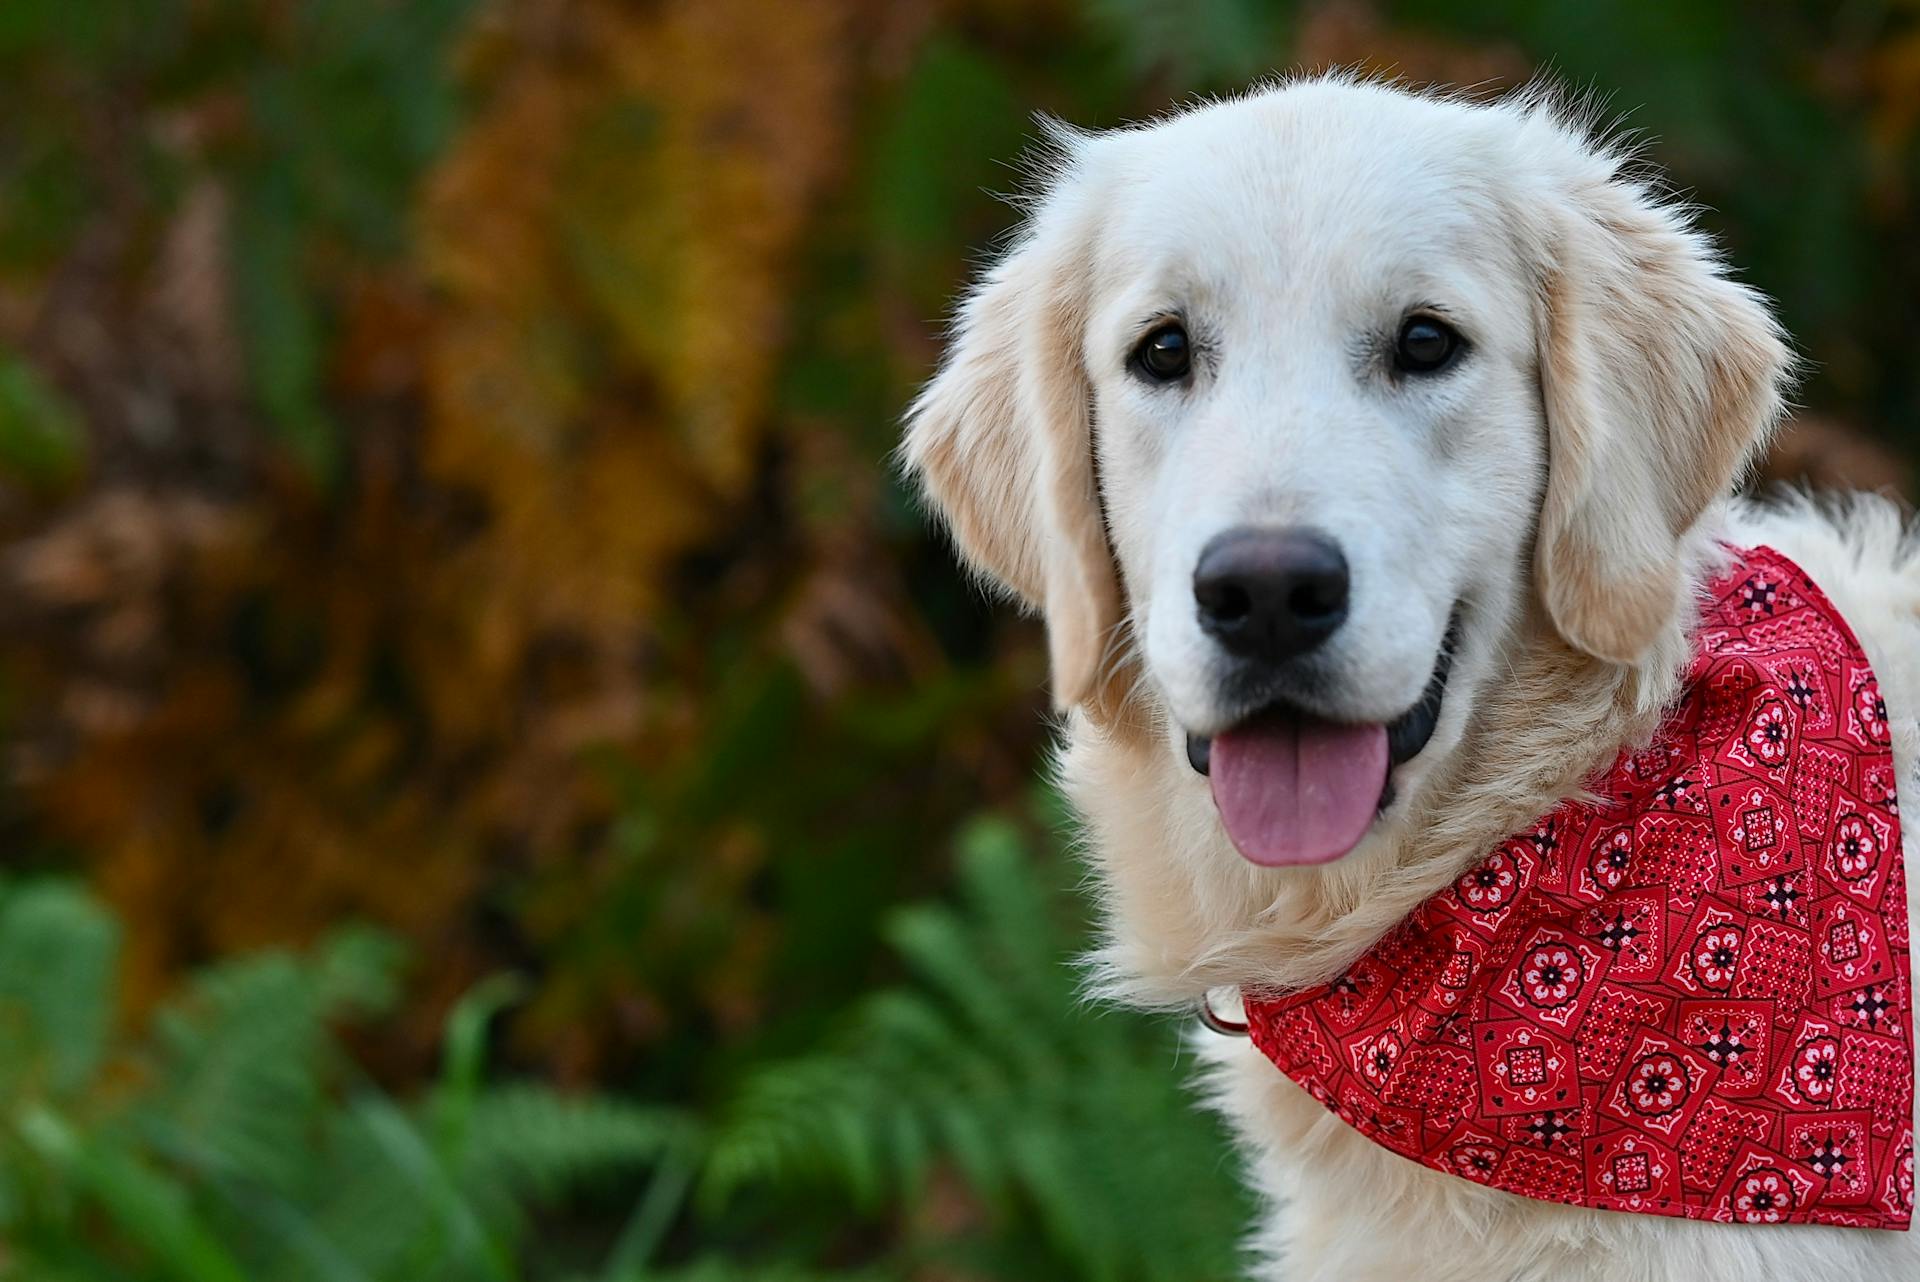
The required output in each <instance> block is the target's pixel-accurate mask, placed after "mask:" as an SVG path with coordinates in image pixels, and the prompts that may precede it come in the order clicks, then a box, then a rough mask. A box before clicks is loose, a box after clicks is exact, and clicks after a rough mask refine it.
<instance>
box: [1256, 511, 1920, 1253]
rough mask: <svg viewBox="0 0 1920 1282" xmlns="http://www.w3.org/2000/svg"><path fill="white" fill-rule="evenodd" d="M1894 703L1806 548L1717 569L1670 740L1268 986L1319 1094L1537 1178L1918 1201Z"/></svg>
mask: <svg viewBox="0 0 1920 1282" xmlns="http://www.w3.org/2000/svg"><path fill="white" fill-rule="evenodd" d="M1889 738H1890V735H1889V731H1888V725H1887V708H1886V703H1885V701H1884V700H1883V699H1882V698H1881V696H1880V689H1879V686H1878V684H1877V683H1876V682H1875V680H1874V675H1873V672H1872V670H1871V668H1870V667H1869V666H1868V663H1867V659H1866V655H1865V654H1864V653H1863V652H1862V650H1861V648H1860V645H1859V643H1858V641H1857V640H1856V639H1855V638H1854V636H1853V634H1852V632H1851V631H1850V630H1849V629H1848V628H1847V625H1846V624H1845V622H1844V621H1843V620H1842V619H1841V618H1840V616H1839V615H1838V613H1836V612H1835V610H1834V608H1833V606H1832V605H1831V604H1830V603H1829V602H1828V601H1827V599H1826V597H1825V596H1824V595H1823V594H1822V593H1821V592H1820V590H1819V588H1818V587H1816V586H1815V585H1814V584H1813V583H1812V581H1810V580H1809V579H1808V578H1807V577H1806V575H1805V574H1804V573H1802V572H1801V570H1800V569H1799V567H1798V566H1796V565H1794V564H1793V563H1792V562H1790V561H1788V560H1787V559H1786V558H1785V557H1783V556H1781V555H1780V554H1779V553H1777V552H1775V551H1773V550H1771V549H1769V548H1756V549H1754V550H1752V551H1750V552H1746V553H1744V554H1742V555H1741V557H1740V558H1739V561H1738V564H1736V565H1735V567H1734V568H1733V569H1732V570H1730V571H1729V572H1728V573H1727V574H1725V575H1724V576H1722V577H1721V578H1720V579H1719V580H1718V581H1716V582H1715V583H1714V584H1713V585H1712V588H1711V604H1710V605H1708V607H1707V608H1706V610H1705V613H1704V616H1703V619H1702V623H1701V627H1700V631H1699V634H1698V638H1697V641H1696V657H1695V659H1694V662H1693V665H1692V668H1691V670H1690V672H1689V674H1688V679H1687V683H1686V688H1685V694H1684V696H1683V698H1682V699H1681V701H1680V703H1679V704H1678V706H1677V707H1676V708H1675V710H1674V711H1673V713H1672V714H1671V715H1670V716H1669V717H1668V719H1667V720H1666V722H1665V723H1664V724H1663V725H1662V727H1661V730H1660V733H1659V734H1658V735H1657V736H1656V738H1655V741H1654V743H1653V744H1652V745H1651V746H1650V747H1648V748H1645V749H1642V750H1640V751H1637V752H1633V753H1628V754H1625V755H1623V756H1622V757H1621V758H1620V759H1619V760H1618V761H1617V762H1616V763H1615V764H1614V765H1613V767H1612V768H1611V769H1610V770H1608V771H1607V772H1606V773H1605V774H1604V775H1603V776H1602V777H1601V778H1599V779H1598V780H1596V781H1594V783H1593V784H1592V785H1591V789H1592V792H1593V793H1594V795H1596V796H1598V797H1599V798H1601V799H1602V800H1601V801H1600V802H1598V803H1597V804H1594V803H1576V802H1568V803H1567V804H1565V805H1563V806H1561V807H1560V808H1559V809H1558V810H1556V811H1554V812H1553V813H1552V814H1550V815H1547V816H1546V817H1545V818H1543V819H1541V820H1540V821H1539V822H1538V823H1537V824H1535V825H1534V826H1533V827H1532V828H1531V829H1529V830H1528V831H1526V832H1523V833H1520V834H1518V835H1517V836H1514V837H1512V838H1510V839H1508V840H1507V841H1506V842H1504V843H1503V844H1502V845H1501V846H1500V847H1499V848H1498V849H1497V850H1494V851H1493V852H1491V853H1490V854H1489V855H1488V857H1487V859H1486V861H1485V862H1484V863H1483V864H1482V865H1481V866H1480V867H1478V868H1476V869H1474V870H1472V871H1470V872H1468V873H1467V874H1466V875H1465V876H1463V877H1461V878H1460V879H1459V880H1458V881H1456V882H1455V883H1454V884H1453V885H1452V886H1450V887H1448V888H1447V889H1446V890H1445V891H1443V892H1441V893H1440V894H1439V895H1437V896H1435V897H1434V898H1433V899H1431V900H1429V901H1428V902H1427V903H1425V904H1423V905H1421V907H1420V908H1419V909H1418V910H1417V911H1415V912H1414V913H1413V914H1412V916H1410V917H1409V918H1408V919H1407V920H1406V921H1405V922H1403V923H1401V925H1400V926H1398V927H1397V928H1395V930H1393V931H1392V932H1391V933H1390V934H1388V935H1387V937H1386V938H1385V939H1383V940H1382V941H1381V942H1380V943H1379V944H1378V945H1377V946H1376V947H1375V948H1374V949H1373V950H1372V951H1371V952H1369V953H1368V954H1367V955H1365V956H1363V957H1361V958H1360V959H1359V960H1358V961H1357V962H1356V963H1355V964H1354V965H1353V966H1352V967H1350V968H1349V969H1348V971H1347V973H1346V974H1344V975H1342V976H1340V977H1339V978H1338V979H1336V980H1334V981H1333V982H1332V983H1330V984H1327V985H1325V986H1323V987H1320V988H1316V989H1312V990H1308V991H1304V992H1298V993H1292V994H1284V995H1279V994H1267V995H1260V994H1250V995H1249V997H1248V1000H1247V1003H1246V1005H1247V1016H1248V1031H1249V1033H1250V1034H1251V1036H1252V1037H1253V1040H1254V1042H1255V1044H1257V1045H1258V1046H1259V1047H1260V1049H1261V1051H1262V1052H1263V1053H1264V1054H1265V1055H1266V1056H1267V1057H1268V1058H1269V1059H1271V1060H1272V1061H1273V1062H1274V1063H1275V1064H1276V1065H1277V1066H1278V1067H1279V1068H1280V1069H1281V1071H1283V1072H1285V1073H1286V1074H1287V1075H1288V1076H1289V1077H1291V1078H1292V1079H1293V1080H1295V1081H1296V1082H1298V1083H1299V1084H1300V1085H1301V1086H1303V1087H1305V1088H1306V1089H1307V1090H1308V1091H1309V1092H1310V1093H1311V1094H1312V1095H1313V1096H1314V1098H1316V1099H1318V1100H1319V1101H1320V1102H1321V1103H1322V1104H1324V1105H1325V1106H1326V1107H1327V1108H1329V1109H1331V1110H1333V1111H1334V1112H1335V1113H1336V1114H1338V1115H1339V1116H1340V1117H1341V1118H1342V1119H1343V1120H1344V1121H1346V1122H1347V1123H1348V1124H1349V1125H1351V1126H1353V1127H1354V1128H1356V1129H1357V1130H1359V1131H1360V1132H1361V1133H1363V1134H1365V1135H1366V1136H1368V1137H1369V1138H1370V1139H1373V1140H1374V1141H1376V1142H1378V1143H1380V1144H1382V1145H1384V1146H1386V1147H1387V1148H1390V1149H1392V1150H1393V1151H1395V1152H1397V1153H1400V1154H1402V1155H1403V1156H1405V1157H1408V1158H1411V1159H1412V1160H1414V1161H1417V1162H1421V1163H1424V1164H1425V1165H1427V1166H1430V1167H1433V1168H1434V1169H1435V1170H1438V1171H1444V1172H1446V1173H1448V1174H1451V1175H1457V1176H1460V1177H1461V1178H1463V1179H1469V1180H1473V1181H1475V1182H1477V1183H1482V1184H1488V1185H1491V1186H1493V1187H1495V1188H1500V1189H1505V1190H1506V1191H1508V1192H1510V1193H1517V1194H1520V1195H1521V1196H1524V1197H1533V1198H1543V1199H1546V1200H1549V1201H1555V1202H1565V1203H1571V1204H1574V1205H1579V1206H1590V1207H1596V1208H1602V1209H1608V1210H1619V1211H1632V1212H1638V1213H1642V1214H1649V1215H1674V1216H1685V1217H1687V1218H1689V1219H1699V1220H1718V1221H1723V1222H1728V1223H1735V1222H1737V1223H1747V1224H1790V1223H1814V1224H1833V1225H1848V1226H1857V1227H1862V1228H1881V1229H1904V1228H1906V1227H1908V1224H1909V1222H1910V1220H1911V1218H1912V1213H1913V1196H1914V1194H1913V1151H1914V1136H1913V1090H1914V1055H1913V1026H1912V977H1911V974H1910V972H1909V964H1908V947H1909V941H1908V939H1907V929H1908V926H1907V899H1906V882H1905V870H1904V868H1903V867H1902V858H1901V845H1900V817H1899V813H1898V804H1897V799H1896V796H1895V789H1894V786H1893V780H1894V767H1893V759H1892V755H1891V752H1890V750H1889V748H1888V741H1889Z"/></svg>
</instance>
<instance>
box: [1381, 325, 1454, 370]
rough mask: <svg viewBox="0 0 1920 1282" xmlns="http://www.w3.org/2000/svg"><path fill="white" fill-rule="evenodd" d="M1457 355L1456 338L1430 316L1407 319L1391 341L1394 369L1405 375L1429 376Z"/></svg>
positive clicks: (1447, 326) (1448, 328)
mask: <svg viewBox="0 0 1920 1282" xmlns="http://www.w3.org/2000/svg"><path fill="white" fill-rule="evenodd" d="M1459 353H1460V335H1459V334H1457V333H1455V332H1454V331H1453V328H1452V327H1451V326H1449V325H1446V324H1443V323H1442V322H1440V321H1437V320H1435V319H1434V318H1433V317H1431V316H1409V317H1407V319H1406V322H1405V323H1404V324H1403V325H1401V326H1400V337H1399V338H1398V339H1396V340H1395V341H1394V345H1393V363H1394V366H1395V367H1396V368H1397V369H1399V370H1400V371H1401V372H1402V373H1405V374H1431V373H1433V372H1434V371H1435V370H1438V369H1442V368H1444V367H1445V366H1446V365H1447V364H1449V363H1450V362H1451V361H1452V360H1453V358H1454V357H1455V356H1457V355H1459Z"/></svg>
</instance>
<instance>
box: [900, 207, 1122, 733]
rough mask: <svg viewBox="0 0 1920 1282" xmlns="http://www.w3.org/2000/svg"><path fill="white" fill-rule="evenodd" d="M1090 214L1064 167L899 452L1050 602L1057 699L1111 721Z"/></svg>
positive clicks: (985, 553)
mask: <svg viewBox="0 0 1920 1282" xmlns="http://www.w3.org/2000/svg"><path fill="white" fill-rule="evenodd" d="M1091 218H1092V210H1091V208H1090V206H1089V205H1088V204H1087V202H1086V201H1085V200H1084V199H1083V198H1079V197H1077V196H1076V195H1075V194H1074V193H1073V192H1071V191H1063V189H1062V186H1061V183H1060V181H1059V180H1056V183H1055V188H1054V192H1053V194H1051V195H1050V196H1049V197H1048V198H1047V199H1046V200H1045V201H1043V202H1042V204H1041V205H1040V207H1039V209H1038V210H1037V211H1036V212H1035V213H1034V215H1033V217H1032V219H1031V221H1030V223H1029V225H1028V227H1027V229H1026V232H1025V233H1024V235H1023V236H1022V237H1021V239H1020V240H1019V241H1018V242H1017V243H1016V244H1015V245H1014V247H1013V249H1012V250H1011V251H1010V252H1009V253H1008V254H1007V255H1006V257H1005V258H1003V259H1002V260H1001V261H1000V263H999V264H998V265H997V266H995V267H994V268H993V269H992V271H990V272H989V273H988V274H987V276H986V278H985V279H984V280H983V281H982V282H981V283H980V284H979V286H978V287H977V288H976V289H975V290H974V292H973V293H972V294H971V295H970V296H969V297H968V298H967V300H966V302H965V303H964V304H962V306H961V307H960V310H959V314H958V316H957V317H956V319H955V322H954V326H953V336H952V340H951V344H950V347H949V349H948V352H947V355H946V359H945V361H944V363H943V364H942V365H941V367H940V370H939V372H938V373H937V374H936V375H935V376H934V378H933V380H932V381H931V382H930V383H928V384H927V386H926V388H925V389H924V390H922V391H921V393H920V396H919V398H918V399H917V400H916V401H915V402H914V404H913V408H912V409H911V410H910V411H909V412H908V415H907V432H906V439H905V441H904V442H903V443H902V446H901V453H902V456H903V459H904V461H905V464H906V467H907V470H908V471H909V472H910V473H911V474H912V475H914V476H916V477H918V479H919V481H920V483H921V485H922V487H923V488H924V490H925V492H926V494H927V496H928V498H929V499H930V500H931V502H932V504H933V506H934V507H935V509H937V510H938V512H939V513H940V515H941V516H942V517H943V518H944V519H945V521H946V523H947V526H948V528H949V529H950V530H951V531H952V533H953V538H954V542H955V543H957V544H958V545H959V548H960V551H961V553H962V555H963V556H965V557H966V559H967V561H968V562H969V563H970V564H971V565H972V566H973V567H974V568H975V569H976V570H978V571H980V572H981V573H982V574H984V575H986V576H987V577H988V578H989V579H991V580H993V581H995V582H997V583H999V584H1001V585H1004V586H1005V587H1006V588H1008V589H1011V591H1012V592H1013V593H1014V594H1015V595H1016V596H1018V597H1019V598H1020V599H1021V600H1022V601H1024V602H1025V603H1026V604H1027V605H1029V606H1031V607H1033V608H1035V609H1037V610H1039V611H1040V612H1041V613H1042V614H1043V615H1044V616H1045V619H1046V624H1047V642H1048V651H1049V655H1050V659H1051V662H1052V667H1053V697H1054V704H1055V706H1057V707H1058V708H1060V709H1061V710H1062V711H1064V710H1066V709H1068V708H1071V707H1073V706H1075V705H1076V704H1086V705H1088V706H1089V708H1090V710H1091V711H1093V712H1094V713H1095V715H1096V716H1099V717H1101V718H1102V719H1105V718H1107V717H1110V716H1111V715H1113V714H1114V713H1116V712H1117V711H1118V708H1119V701H1120V700H1121V699H1122V698H1124V693H1125V692H1124V689H1123V688H1122V682H1121V678H1120V676H1119V669H1118V666H1117V665H1116V664H1115V663H1112V662H1109V647H1110V646H1114V645H1117V644H1118V640H1117V629H1118V628H1119V626H1120V621H1121V605H1120V586H1119V582H1118V575H1117V571H1116V570H1115V567H1114V560H1113V554H1112V551H1111V549H1110V548H1109V546H1108V542H1107V535H1106V528H1105V524H1104V522H1103V520H1102V517H1101V511H1100V497H1099V493H1098V487H1097V483H1096V481H1095V477H1094V464H1093V432H1092V417H1091V407H1090V400H1091V390H1090V388H1089V387H1088V384H1087V378H1086V372H1085V369H1084V366H1083V357H1082V350H1081V348H1082V334H1083V332H1084V330H1085V328H1086V275H1087V270H1088V263H1087V259H1088V246H1087V242H1088V232H1089V230H1090V227H1089V224H1090V222H1091Z"/></svg>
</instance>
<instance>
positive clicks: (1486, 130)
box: [1096, 84, 1500, 280]
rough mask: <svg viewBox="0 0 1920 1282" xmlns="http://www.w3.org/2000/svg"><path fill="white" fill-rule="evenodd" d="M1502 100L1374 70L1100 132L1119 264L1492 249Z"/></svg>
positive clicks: (1437, 256)
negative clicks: (1435, 90) (1440, 94)
mask: <svg viewBox="0 0 1920 1282" xmlns="http://www.w3.org/2000/svg"><path fill="white" fill-rule="evenodd" d="M1492 114H1493V113H1490V112H1488V111H1486V110H1484V109H1480V108H1475V107H1472V106H1468V105H1465V104H1461V103H1454V102H1447V101H1439V100H1430V99H1423V98H1418V97H1415V96H1413V95H1409V94H1406V93H1402V92H1397V91H1393V90H1388V89H1385V88H1382V87H1379V86H1371V85H1355V84H1308V85H1299V86H1292V87H1288V88H1285V89H1278V90H1273V91H1270V92H1267V93H1264V94H1260V95H1256V96H1253V97H1249V98H1244V99H1239V100H1235V101H1232V102H1226V103H1219V104H1215V105H1212V106H1208V107H1204V108H1200V109H1197V110H1194V111H1191V112H1188V113H1185V114H1183V115H1181V116H1177V117H1174V118H1172V119H1170V120H1166V121H1163V122H1161V123H1159V124H1155V125H1152V126H1148V127H1145V128H1139V129H1133V130H1128V131H1125V132H1124V133H1120V134H1111V135H1106V136H1103V137H1102V138H1101V139H1100V140H1099V141H1098V142H1097V143H1096V146H1097V147H1100V148H1102V149H1105V150H1106V153H1107V154H1105V155H1103V156H1101V157H1100V167H1101V169H1102V170H1103V171H1104V173H1105V176H1106V182H1105V183H1104V184H1103V185H1104V187H1105V192H1106V199H1105V200H1104V202H1103V203H1104V204H1105V214H1104V222H1105V235H1104V236H1103V238H1102V239H1103V242H1104V244H1103V248H1104V250H1105V256H1106V257H1107V259H1108V264H1109V266H1110V268H1111V269H1113V270H1114V271H1115V272H1117V273H1119V274H1122V275H1126V276H1137V275H1139V274H1140V273H1142V272H1166V271H1169V270H1172V271H1176V272H1181V271H1184V272H1191V273H1193V274H1195V275H1197V276H1199V277H1201V278H1202V279H1208V278H1211V279H1215V280H1218V279H1228V280H1238V279H1246V278H1249V277H1256V278H1271V277H1273V276H1274V275H1275V274H1276V273H1278V274H1284V275H1287V276H1290V277H1291V276H1294V275H1296V274H1297V269H1298V267H1299V266H1300V265H1301V263H1302V261H1303V260H1304V259H1306V258H1308V257H1311V259H1312V260H1313V261H1315V262H1317V263H1319V264H1321V265H1322V266H1323V267H1324V266H1325V265H1326V264H1328V263H1329V262H1335V261H1340V260H1343V259H1344V260H1346V261H1349V262H1351V263H1353V265H1354V266H1355V267H1356V268H1361V269H1364V270H1370V271H1372V272H1375V273H1379V272H1388V271H1393V270H1396V269H1397V268H1441V267H1443V266H1444V261H1443V260H1445V259H1446V258H1449V257H1460V258H1465V257H1469V256H1483V255H1484V254H1485V253H1486V252H1487V251H1488V249H1489V248H1490V247H1491V246H1492V242H1493V241H1495V240H1496V239H1497V238H1498V235H1499V230H1500V228H1499V223H1500V217H1499V205H1500V200H1499V195H1498V188H1497V183H1498V181H1499V172H1498V171H1499V166H1498V164H1497V163H1495V156H1496V154H1497V152H1498V148H1497V146H1496V145H1495V142H1494V138H1493V134H1494V132H1495V130H1496V128H1497V124H1498V122H1497V120H1494V119H1491V118H1490V117H1492Z"/></svg>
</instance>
